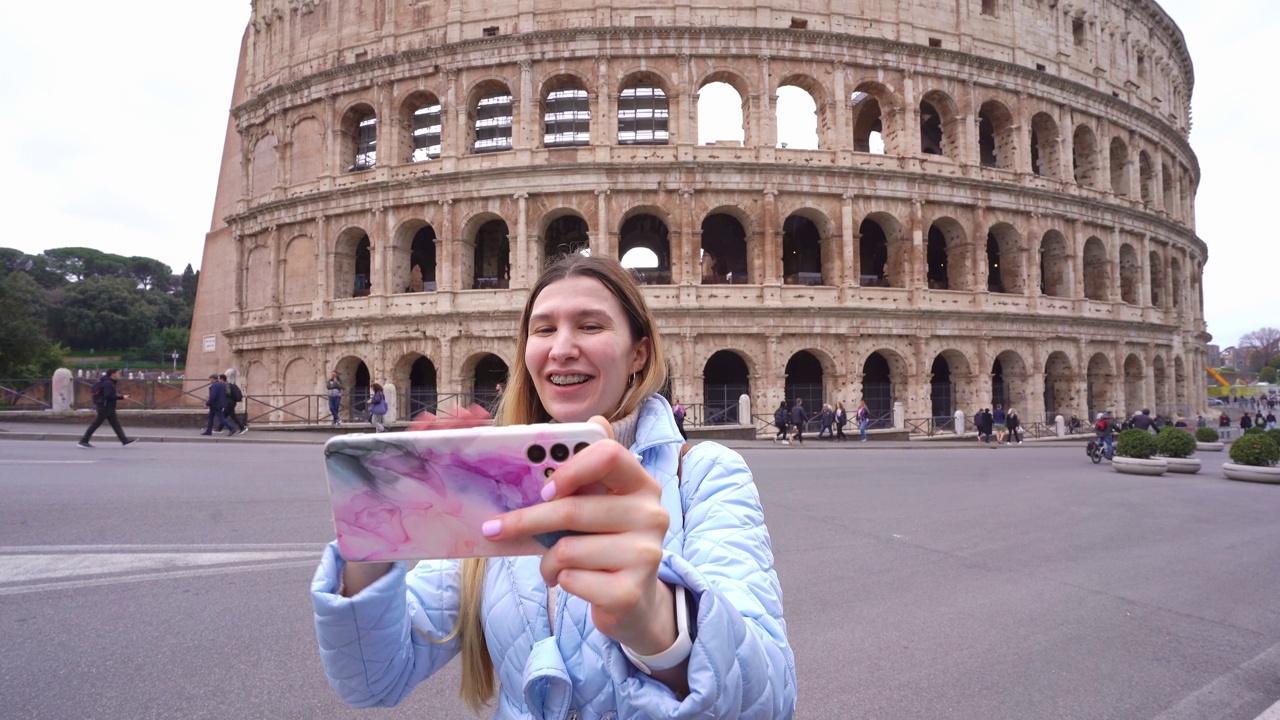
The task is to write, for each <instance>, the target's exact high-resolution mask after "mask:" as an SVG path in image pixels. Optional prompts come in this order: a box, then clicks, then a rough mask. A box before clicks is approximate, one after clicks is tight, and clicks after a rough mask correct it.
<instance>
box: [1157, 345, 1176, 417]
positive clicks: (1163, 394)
mask: <svg viewBox="0 0 1280 720" xmlns="http://www.w3.org/2000/svg"><path fill="white" fill-rule="evenodd" d="M1151 375H1152V378H1153V379H1154V380H1155V393H1156V396H1155V398H1153V399H1152V402H1151V404H1152V406H1153V407H1152V409H1153V411H1154V412H1155V413H1156V414H1157V415H1159V416H1160V417H1162V418H1165V419H1166V420H1170V421H1172V420H1173V416H1174V413H1175V412H1177V411H1176V410H1175V409H1174V405H1175V403H1174V402H1173V398H1172V397H1171V396H1170V393H1169V368H1168V365H1167V363H1165V361H1164V356H1163V355H1156V356H1155V357H1154V358H1152V360H1151Z"/></svg>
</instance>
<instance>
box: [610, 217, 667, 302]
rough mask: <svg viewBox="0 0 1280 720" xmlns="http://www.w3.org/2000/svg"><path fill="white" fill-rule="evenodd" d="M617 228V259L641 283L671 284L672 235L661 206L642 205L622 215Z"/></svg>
mask: <svg viewBox="0 0 1280 720" xmlns="http://www.w3.org/2000/svg"><path fill="white" fill-rule="evenodd" d="M623 217H624V219H623V221H622V226H621V227H620V228H619V230H618V260H619V261H621V262H622V264H623V266H624V267H628V268H631V271H632V272H633V273H635V275H636V277H637V279H639V281H640V284H641V285H670V284H671V239H670V231H669V229H668V228H667V223H666V220H665V214H663V213H662V211H661V209H657V208H648V207H639V208H634V209H633V210H631V211H628V212H627V214H626V215H624V216H623Z"/></svg>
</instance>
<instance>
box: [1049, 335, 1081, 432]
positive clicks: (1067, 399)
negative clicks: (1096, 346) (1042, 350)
mask: <svg viewBox="0 0 1280 720" xmlns="http://www.w3.org/2000/svg"><path fill="white" fill-rule="evenodd" d="M1072 375H1073V373H1072V369H1071V359H1070V358H1069V357H1068V356H1067V354H1066V353H1064V352H1062V351H1061V350H1055V351H1053V352H1051V353H1049V357H1048V358H1046V359H1045V362H1044V410H1045V422H1054V420H1055V418H1056V417H1057V416H1058V415H1062V416H1063V419H1070V418H1071V417H1074V416H1075V413H1076V412H1078V411H1077V410H1076V407H1077V400H1076V397H1075V393H1076V390H1075V383H1074V382H1073V381H1072ZM1092 421H1093V413H1088V416H1087V417H1086V418H1085V419H1084V424H1085V425H1086V426H1087V425H1088V424H1089V423H1091V422H1092Z"/></svg>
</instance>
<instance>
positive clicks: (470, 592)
mask: <svg viewBox="0 0 1280 720" xmlns="http://www.w3.org/2000/svg"><path fill="white" fill-rule="evenodd" d="M571 277H590V278H593V279H595V280H597V281H599V282H600V284H601V285H604V286H605V288H607V289H608V290H609V292H610V293H611V294H612V295H613V296H614V297H615V298H617V299H618V303H619V304H620V305H621V306H622V310H623V312H624V313H625V314H626V316H627V324H628V327H629V328H630V330H631V339H632V341H634V342H639V341H640V340H643V339H644V338H648V339H649V344H650V345H649V359H648V361H647V362H646V363H645V366H644V367H643V368H641V370H640V371H639V372H637V373H635V374H634V375H633V376H632V378H631V380H629V381H628V383H627V391H626V393H624V394H623V396H622V398H621V399H620V400H619V402H618V407H617V409H615V410H614V411H613V413H612V414H610V416H609V420H610V421H615V420H618V419H621V418H624V417H626V416H627V415H630V414H631V413H632V412H634V411H635V410H636V408H638V407H639V406H640V404H641V403H642V402H644V401H645V400H646V399H648V398H649V397H650V396H651V395H653V394H654V393H657V392H659V391H660V390H661V389H662V386H663V385H664V384H666V381H667V361H666V356H665V354H664V353H663V349H662V341H661V338H660V336H659V335H658V331H657V326H656V323H655V321H654V318H653V313H652V312H650V311H649V306H648V305H647V304H646V303H645V301H644V294H643V293H642V292H641V291H640V284H639V283H638V282H637V281H636V279H635V276H634V275H632V274H631V272H630V271H628V270H627V269H626V268H624V267H622V265H621V264H620V263H619V262H618V261H617V260H613V259H610V258H603V257H587V256H584V255H580V254H578V253H573V254H571V255H565V256H564V257H561V258H560V259H558V260H556V261H555V262H553V263H552V264H550V265H548V266H547V268H546V269H545V270H544V271H543V272H542V275H541V276H540V277H539V278H538V281H537V282H536V283H535V284H534V286H533V289H532V290H531V291H530V292H529V300H528V301H527V302H526V303H525V305H524V312H523V313H521V315H520V327H519V330H518V335H517V341H516V354H515V362H514V365H513V366H512V368H511V373H510V377H509V380H508V385H507V387H506V391H505V392H504V393H503V394H502V400H501V402H500V403H499V404H498V410H497V413H496V415H495V417H494V423H495V424H497V425H524V424H527V423H538V422H547V421H549V420H551V419H552V418H551V416H550V415H549V414H548V413H547V410H546V408H545V407H543V405H542V400H541V399H540V398H539V397H538V392H537V389H536V388H535V387H534V384H533V378H532V377H530V375H529V368H528V367H527V366H526V365H525V362H524V353H525V347H526V345H527V344H528V341H529V317H530V316H531V315H532V314H533V304H534V302H535V301H536V300H537V299H538V295H540V294H541V293H542V291H543V290H545V289H546V288H547V286H548V285H550V284H551V283H554V282H556V281H558V280H564V279H566V278H571ZM487 568H488V562H487V560H486V559H485V558H468V559H465V560H463V561H462V568H461V582H460V598H459V606H458V622H457V625H456V626H455V627H454V629H453V632H452V633H450V634H449V637H447V638H445V641H448V640H451V639H452V638H454V637H455V636H456V637H458V638H459V643H460V645H461V653H462V688H461V690H460V695H461V696H462V699H463V701H465V702H466V703H467V705H468V706H469V707H470V708H471V709H472V710H474V711H476V712H477V713H479V712H480V711H481V710H482V709H483V708H484V707H486V706H487V705H489V703H491V702H492V701H493V696H494V692H495V690H496V685H497V679H496V677H495V675H494V669H493V658H492V657H490V656H489V647H488V644H487V643H486V642H485V637H484V623H483V619H482V618H481V612H480V610H481V596H482V594H483V591H484V578H485V571H486V569H487Z"/></svg>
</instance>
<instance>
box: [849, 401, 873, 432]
mask: <svg viewBox="0 0 1280 720" xmlns="http://www.w3.org/2000/svg"><path fill="white" fill-rule="evenodd" d="M853 420H854V422H856V423H858V434H859V435H861V436H862V442H866V441H867V428H868V427H869V426H870V425H871V411H870V410H868V409H867V403H866V401H865V400H859V401H858V409H857V410H855V411H854V413H853Z"/></svg>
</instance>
